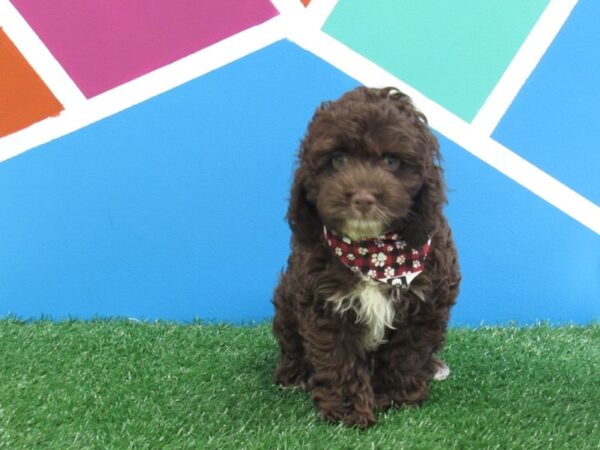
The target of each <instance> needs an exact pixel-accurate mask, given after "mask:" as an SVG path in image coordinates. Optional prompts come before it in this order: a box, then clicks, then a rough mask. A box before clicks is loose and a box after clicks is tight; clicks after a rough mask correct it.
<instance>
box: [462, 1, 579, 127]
mask: <svg viewBox="0 0 600 450" xmlns="http://www.w3.org/2000/svg"><path fill="white" fill-rule="evenodd" d="M577 1H578V0H552V1H551V2H550V4H549V5H548V6H547V7H546V9H545V10H544V12H543V13H542V15H541V16H540V18H539V19H538V21H537V23H536V24H535V26H534V27H533V29H532V30H531V32H530V33H529V35H528V36H527V38H526V39H525V41H524V42H523V44H522V45H521V47H520V49H519V51H518V52H517V54H516V55H515V57H514V58H513V60H512V61H511V63H510V64H509V66H508V67H507V69H506V71H505V72H504V74H503V75H502V77H501V78H500V80H499V81H498V83H497V84H496V86H495V87H494V89H493V90H492V92H491V93H490V95H489V96H488V98H487V99H486V101H485V103H484V104H483V106H482V107H481V109H480V110H479V112H478V113H477V115H476V116H475V118H474V119H473V121H472V124H473V126H474V127H475V128H476V129H477V130H478V131H479V132H480V133H483V134H487V135H491V134H492V132H493V131H494V129H495V128H496V126H497V125H498V123H499V122H500V120H501V119H502V117H503V116H504V114H505V113H506V111H507V110H508V108H509V106H510V105H511V104H512V102H513V101H514V99H515V98H516V96H517V94H518V93H519V91H520V90H521V88H522V87H523V85H524V84H525V81H527V78H529V75H531V73H532V72H533V70H534V69H535V67H536V66H537V65H538V63H539V62H540V60H541V59H542V56H544V53H546V50H547V49H548V47H550V45H551V44H552V41H554V38H555V37H556V35H558V33H559V31H560V30H561V29H562V27H563V25H564V24H565V22H566V21H567V19H568V17H569V15H570V14H571V12H572V11H573V8H574V7H575V5H576V4H577Z"/></svg>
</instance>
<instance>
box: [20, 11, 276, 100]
mask: <svg viewBox="0 0 600 450" xmlns="http://www.w3.org/2000/svg"><path fill="white" fill-rule="evenodd" d="M11 1H12V3H13V4H14V5H15V7H16V8H17V9H18V10H19V12H20V13H21V14H22V15H23V17H25V19H26V20H27V22H28V23H29V24H30V26H31V27H32V28H33V29H34V30H35V32H36V33H37V34H38V36H39V37H40V38H41V39H42V41H43V42H44V43H45V44H46V46H47V47H48V48H49V50H50V51H51V52H52V54H53V55H54V56H55V58H56V59H57V60H58V61H59V62H60V64H61V65H62V66H63V67H64V69H65V70H66V71H67V73H68V74H69V75H70V76H71V78H72V79H73V80H74V81H75V83H76V84H77V85H78V86H79V88H80V89H81V90H82V91H83V93H84V94H85V95H86V97H88V98H89V97H93V96H94V95H97V94H100V93H102V92H104V91H106V90H109V89H111V88H114V87H115V86H118V85H120V84H122V83H125V82H127V81H129V80H131V79H133V78H136V77H138V76H140V75H143V74H145V73H147V72H150V71H152V70H154V69H157V68H158V67H161V66H164V65H166V64H169V63H171V62H173V61H176V60H177V59H180V58H182V57H184V56H186V55H189V54H191V53H193V52H195V51H197V50H200V49H202V48H204V47H207V46H209V45H211V44H214V43H216V42H218V41H220V40H222V39H224V38H226V37H229V36H231V35H233V34H236V33H238V32H240V31H242V30H244V29H246V28H250V27H252V26H254V25H258V24H260V23H262V22H265V21H266V20H268V19H270V18H271V17H274V16H275V15H277V11H276V9H275V8H274V7H273V5H272V4H271V2H270V1H269V0H176V1H173V0H76V1H74V0H52V1H44V2H42V1H39V0H11Z"/></svg>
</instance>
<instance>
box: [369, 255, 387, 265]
mask: <svg viewBox="0 0 600 450" xmlns="http://www.w3.org/2000/svg"><path fill="white" fill-rule="evenodd" d="M386 260H387V256H386V254H385V253H383V252H379V253H375V254H373V255H372V256H371V262H372V263H373V264H374V265H375V267H383V266H385V261H386Z"/></svg>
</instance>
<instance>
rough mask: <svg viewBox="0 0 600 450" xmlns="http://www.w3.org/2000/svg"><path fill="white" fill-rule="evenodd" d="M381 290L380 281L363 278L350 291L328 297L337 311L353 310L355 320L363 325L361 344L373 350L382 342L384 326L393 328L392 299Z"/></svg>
mask: <svg viewBox="0 0 600 450" xmlns="http://www.w3.org/2000/svg"><path fill="white" fill-rule="evenodd" d="M383 292H385V290H384V289H382V285H381V283H377V282H375V281H372V280H363V281H361V282H360V283H358V284H357V285H356V287H355V288H354V289H353V290H352V291H350V292H348V293H346V294H343V295H334V296H333V297H331V298H329V301H330V302H332V303H333V304H334V305H335V310H336V311H337V312H340V313H344V312H346V311H348V310H350V309H352V310H354V312H355V313H356V322H357V323H361V324H363V325H364V326H365V334H364V336H363V345H364V346H365V348H366V349H367V350H375V349H376V348H377V347H379V345H381V344H383V343H384V342H385V339H384V336H385V330H386V328H391V329H393V328H394V327H393V325H392V324H393V322H394V306H393V304H392V299H391V298H390V297H389V296H388V295H385V294H384V293H383Z"/></svg>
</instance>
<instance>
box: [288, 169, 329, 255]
mask: <svg viewBox="0 0 600 450" xmlns="http://www.w3.org/2000/svg"><path fill="white" fill-rule="evenodd" d="M305 182H306V169H305V168H304V167H303V166H302V163H301V162H300V165H299V166H298V168H297V169H296V172H295V173H294V181H293V183H292V192H291V195H290V205H289V208H288V212H287V220H288V223H289V224H290V228H291V230H292V233H293V237H294V239H296V240H298V242H300V243H304V244H309V243H312V242H315V241H317V240H318V239H320V238H321V235H322V228H323V225H322V223H321V221H320V219H319V214H318V213H317V208H316V206H315V205H314V204H313V203H311V202H310V201H309V200H308V199H307V194H306V187H305Z"/></svg>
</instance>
